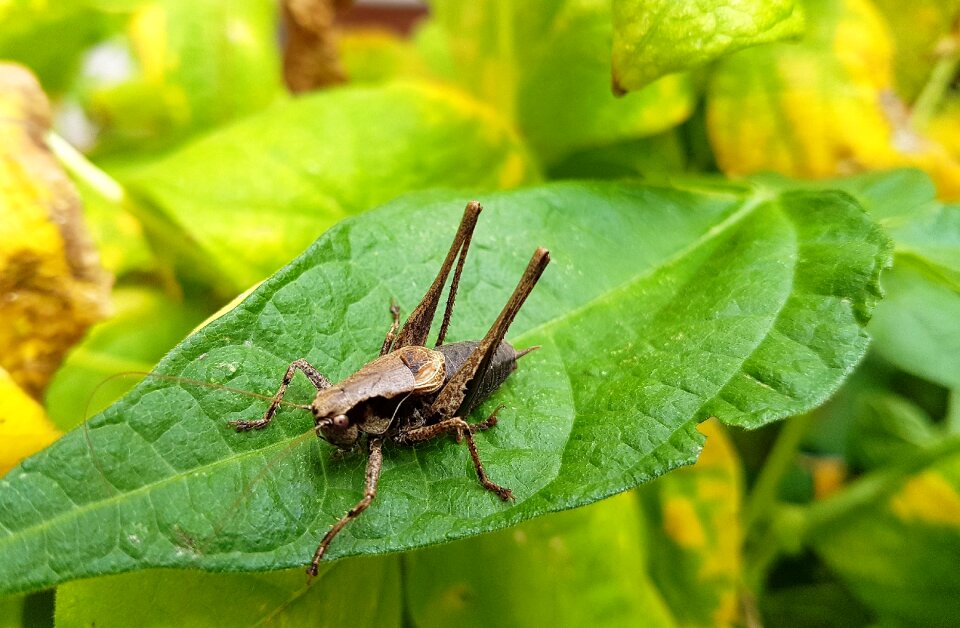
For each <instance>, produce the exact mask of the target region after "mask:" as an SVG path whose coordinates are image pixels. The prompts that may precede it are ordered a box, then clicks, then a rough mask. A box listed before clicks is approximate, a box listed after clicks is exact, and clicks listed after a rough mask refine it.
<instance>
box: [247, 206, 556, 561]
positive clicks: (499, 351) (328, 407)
mask: <svg viewBox="0 0 960 628" xmlns="http://www.w3.org/2000/svg"><path fill="white" fill-rule="evenodd" d="M480 211H481V207H480V203H478V202H476V201H471V202H470V203H467V207H466V209H465V210H464V212H463V218H462V219H461V221H460V227H459V228H458V229H457V234H456V235H455V236H454V238H453V244H451V245H450V250H449V251H448V252H447V256H446V258H445V259H444V260H443V265H442V266H441V267H440V272H439V273H438V274H437V278H436V279H434V281H433V284H431V286H430V288H429V289H428V290H427V293H426V295H425V296H424V297H423V300H422V301H420V304H419V305H418V306H417V307H416V308H415V309H414V310H413V312H411V314H410V317H409V318H407V322H406V323H405V324H404V325H403V329H401V330H400V333H399V334H397V333H396V332H397V328H398V327H399V326H400V310H399V308H398V307H397V306H396V305H395V304H391V307H390V312H391V314H392V315H393V324H392V325H391V327H390V330H389V331H388V332H387V336H386V338H385V339H384V341H383V346H382V347H381V349H380V357H379V358H377V359H376V360H374V361H372V362H370V363H368V364H366V365H365V366H363V367H362V368H360V370H358V371H357V372H356V373H354V374H353V375H350V376H349V377H347V378H346V379H344V380H343V381H341V382H340V383H338V384H332V383H330V381H329V380H328V379H327V378H326V377H324V376H323V374H321V373H320V372H319V371H318V370H317V369H315V368H314V367H313V366H311V365H310V364H309V363H308V362H307V361H306V360H305V359H303V358H301V359H299V360H296V361H295V362H293V363H292V364H291V365H290V367H289V368H288V369H287V372H286V374H285V375H284V376H283V382H282V383H281V384H280V389H279V390H277V393H276V395H274V397H273V401H272V403H271V404H270V407H269V408H268V409H267V411H266V413H265V414H264V415H263V418H261V419H258V420H255V421H231V422H230V424H231V425H233V426H234V427H235V428H236V430H237V431H238V432H242V431H246V430H251V429H262V428H264V427H266V426H267V425H268V424H269V423H270V421H271V420H272V419H273V417H274V414H275V413H276V411H277V408H278V407H279V406H280V403H281V400H282V398H283V394H284V392H285V391H286V390H287V386H288V385H289V384H290V381H291V380H292V379H293V376H294V374H295V373H296V372H297V371H302V372H303V374H304V375H306V376H307V378H308V379H309V380H310V381H311V382H312V383H313V385H314V386H316V388H317V396H316V397H315V398H314V400H313V402H312V403H311V404H310V406H309V408H310V411H311V412H312V413H313V417H314V431H315V432H316V434H317V436H318V437H320V438H322V439H324V440H326V441H328V442H330V443H331V444H333V445H336V446H337V447H339V448H341V449H352V448H353V447H355V446H357V445H359V444H360V442H361V439H362V438H363V437H364V436H365V437H366V448H367V450H368V452H369V457H368V459H367V470H366V480H365V483H364V490H363V498H362V499H361V500H360V501H359V502H357V504H356V505H355V506H354V507H353V508H351V509H350V510H349V511H347V513H346V514H345V515H343V517H341V518H340V520H339V521H337V522H336V523H335V524H334V525H333V527H331V528H330V531H329V532H327V534H326V535H325V536H324V537H323V540H321V541H320V545H319V546H318V547H317V551H316V552H315V553H314V555H313V560H312V561H311V562H310V566H309V567H308V568H307V573H308V574H310V575H311V576H315V575H317V568H318V565H319V563H320V560H321V559H322V558H323V555H324V553H325V552H326V551H327V547H328V546H329V545H330V542H331V541H332V540H333V538H334V537H335V536H336V535H337V533H339V532H340V530H342V529H343V527H344V526H345V525H347V524H348V523H350V521H352V520H353V519H355V518H357V517H358V516H359V515H360V513H362V512H363V511H364V510H366V509H367V507H368V506H369V505H370V503H371V502H372V501H373V499H374V497H375V496H376V494H377V483H378V481H379V479H380V469H381V467H382V464H383V451H382V449H383V443H384V441H392V442H395V443H398V444H401V445H413V444H416V443H422V442H425V441H429V440H432V439H434V438H437V437H438V436H441V435H443V434H446V433H450V432H452V433H455V434H456V437H457V442H460V441H461V440H462V439H464V438H465V439H466V441H467V447H468V448H469V449H470V456H471V457H472V458H473V466H474V467H475V468H476V470H477V477H478V478H479V479H480V483H481V484H482V485H483V487H484V488H486V489H487V490H489V491H491V492H493V493H496V494H497V496H498V497H500V499H502V500H504V501H507V500H511V499H513V494H512V493H511V492H510V489H508V488H505V487H502V486H500V485H498V484H495V483H494V482H492V481H491V480H490V478H488V477H487V473H486V471H484V468H483V463H482V462H481V461H480V454H479V452H478V451H477V445H476V443H475V442H474V439H473V433H474V432H477V431H481V430H486V429H489V428H491V427H493V426H494V425H496V424H497V416H496V415H497V411H499V409H500V408H497V409H496V410H494V412H493V414H491V415H490V416H489V417H487V418H486V419H485V420H483V421H481V422H479V423H473V424H471V423H467V422H466V420H465V419H466V418H467V417H468V416H469V414H470V411H471V410H472V409H473V408H474V407H476V406H477V405H478V404H479V403H480V402H482V401H483V400H485V399H486V398H487V397H489V396H490V395H491V394H492V393H493V391H495V390H496V389H497V387H499V386H500V384H502V383H503V382H504V381H505V380H506V379H507V377H508V376H509V375H510V374H511V373H512V372H513V371H514V370H515V369H516V368H517V360H518V359H519V358H521V357H522V356H524V355H526V354H527V353H529V352H530V351H532V350H533V349H536V348H537V347H532V348H529V349H526V350H524V351H519V352H518V351H516V350H515V349H514V348H513V347H512V346H510V345H509V344H508V343H506V342H504V340H503V339H504V336H505V335H506V333H507V329H508V328H509V327H510V324H511V323H512V322H513V319H514V317H515V316H516V315H517V312H518V311H519V310H520V307H521V306H522V305H523V302H524V301H525V300H526V298H527V296H528V295H529V294H530V291H531V290H533V287H534V286H535V285H536V283H537V280H538V279H540V275H541V274H542V273H543V271H544V269H545V268H546V267H547V264H548V263H549V262H550V254H549V252H548V251H547V250H546V249H544V248H538V249H537V250H536V251H534V253H533V257H532V258H531V259H530V263H529V264H528V265H527V269H526V270H525V271H524V273H523V276H522V277H521V278H520V282H519V283H518V284H517V287H516V289H514V291H513V294H512V295H511V296H510V300H509V301H507V304H506V305H505V306H504V308H503V310H502V311H501V312H500V315H499V316H498V317H497V320H496V321H494V323H493V325H492V326H491V327H490V330H489V331H488V332H487V334H486V335H485V336H484V337H483V339H482V340H479V341H467V342H458V343H453V344H447V345H445V344H443V340H444V338H445V337H446V334H447V327H448V326H449V324H450V315H451V313H452V311H453V304H454V300H455V298H456V295H457V286H458V284H459V282H460V273H461V271H462V270H463V263H464V260H465V259H466V256H467V249H468V248H469V246H470V240H471V238H472V236H473V230H474V227H476V224H477V218H478V217H479V215H480ZM455 261H456V262H457V266H456V270H454V273H453V280H452V281H451V283H450V291H449V293H448V295H447V304H446V309H445V311H444V313H443V322H442V323H441V325H440V332H439V335H438V337H437V342H436V345H435V348H434V349H430V348H427V347H426V346H424V345H425V344H426V341H427V336H428V335H429V333H430V327H431V326H432V324H433V318H434V315H435V313H436V310H437V304H438V303H439V301H440V296H441V293H442V292H443V286H444V284H445V283H446V280H447V276H448V275H449V274H450V270H451V269H452V268H453V264H454V262H455Z"/></svg>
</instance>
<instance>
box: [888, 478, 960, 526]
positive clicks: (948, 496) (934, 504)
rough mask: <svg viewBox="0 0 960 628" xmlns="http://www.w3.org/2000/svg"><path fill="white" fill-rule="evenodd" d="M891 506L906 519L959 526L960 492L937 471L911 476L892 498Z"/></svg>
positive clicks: (897, 514)
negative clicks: (959, 493)
mask: <svg viewBox="0 0 960 628" xmlns="http://www.w3.org/2000/svg"><path fill="white" fill-rule="evenodd" d="M890 509H891V510H893V512H894V514H895V515H896V516H897V517H899V518H900V519H901V520H903V521H920V522H923V523H930V524H937V525H950V526H960V495H958V494H957V491H956V489H955V488H954V487H953V486H952V485H951V484H950V482H948V481H947V480H946V478H944V477H943V476H942V475H940V474H939V473H938V472H936V471H925V472H923V473H921V474H919V475H917V476H916V477H913V478H911V479H910V480H909V481H908V482H907V483H906V484H904V486H903V488H902V489H901V490H900V492H898V493H897V494H896V495H894V497H893V498H892V499H891V500H890Z"/></svg>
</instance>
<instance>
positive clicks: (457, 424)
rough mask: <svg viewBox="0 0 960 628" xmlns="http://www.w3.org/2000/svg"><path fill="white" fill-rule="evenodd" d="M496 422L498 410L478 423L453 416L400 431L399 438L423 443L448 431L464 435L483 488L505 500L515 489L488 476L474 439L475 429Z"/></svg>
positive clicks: (406, 442)
mask: <svg viewBox="0 0 960 628" xmlns="http://www.w3.org/2000/svg"><path fill="white" fill-rule="evenodd" d="M497 410H499V408H497ZM496 424H497V416H496V411H494V413H493V414H492V415H490V416H489V417H487V418H486V419H485V420H483V421H481V422H480V423H477V424H476V425H471V424H469V423H467V422H466V421H464V420H463V419H461V418H460V417H453V418H451V419H444V420H443V421H440V422H439V423H434V424H432V425H425V426H423V427H415V428H412V429H409V430H406V431H403V432H401V433H400V435H399V438H398V440H399V441H400V442H401V443H404V444H412V443H422V442H425V441H428V440H432V439H434V438H437V437H438V436H442V435H443V434H446V433H447V432H456V433H457V440H458V441H459V440H460V437H461V435H462V436H463V437H465V438H466V439H467V448H468V449H470V457H471V458H473V467H474V468H475V469H476V470H477V478H479V480H480V484H482V485H483V488H485V489H487V490H488V491H490V492H492V493H496V494H497V496H498V497H499V498H500V499H502V500H503V501H510V500H512V499H513V491H511V490H510V489H508V488H506V487H503V486H500V485H499V484H496V483H494V482H493V481H491V480H490V478H489V477H488V476H487V472H486V470H485V469H484V468H483V462H482V461H481V460H480V452H479V451H478V450H477V443H476V441H474V439H473V432H474V431H480V430H485V429H489V428H491V427H493V426H494V425H496Z"/></svg>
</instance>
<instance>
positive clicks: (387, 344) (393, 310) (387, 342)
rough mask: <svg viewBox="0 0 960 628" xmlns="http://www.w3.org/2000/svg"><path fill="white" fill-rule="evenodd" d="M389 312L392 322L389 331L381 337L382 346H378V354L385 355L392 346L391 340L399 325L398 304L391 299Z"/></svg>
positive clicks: (395, 334)
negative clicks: (385, 335) (384, 336)
mask: <svg viewBox="0 0 960 628" xmlns="http://www.w3.org/2000/svg"><path fill="white" fill-rule="evenodd" d="M390 314H391V315H392V316H393V324H392V325H390V331H388V332H387V337H386V338H384V339H383V346H382V347H380V355H382V356H383V355H387V354H388V353H390V349H392V348H393V340H394V338H396V337H397V328H399V327H400V306H398V305H397V302H396V301H394V300H393V299H390Z"/></svg>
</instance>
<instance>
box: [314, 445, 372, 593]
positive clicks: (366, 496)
mask: <svg viewBox="0 0 960 628" xmlns="http://www.w3.org/2000/svg"><path fill="white" fill-rule="evenodd" d="M369 447H370V457H369V458H367V472H366V479H365V480H364V486H363V498H362V499H361V500H360V501H358V502H357V505H356V506H354V507H353V508H351V509H350V510H348V511H347V514H345V515H344V516H342V517H340V520H339V521H337V522H336V523H335V524H333V527H331V528H330V530H329V531H328V532H327V533H326V534H325V535H324V537H323V540H322V541H320V545H318V546H317V551H316V552H314V554H313V560H312V561H310V566H309V567H307V574H309V575H310V576H311V577H312V576H316V575H317V569H318V568H319V565H320V561H321V560H322V559H323V555H324V554H325V553H326V552H327V547H329V546H330V541H332V540H333V537H335V536H337V534H339V532H340V530H342V529H343V526H345V525H347V524H348V523H350V522H351V521H353V520H354V519H356V518H357V517H359V516H360V513H362V512H363V511H364V510H366V509H367V507H368V506H369V505H370V503H371V502H373V498H374V497H376V496H377V484H378V483H379V482H380V470H381V469H382V468H383V441H382V440H381V439H379V438H372V439H370V445H369Z"/></svg>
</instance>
